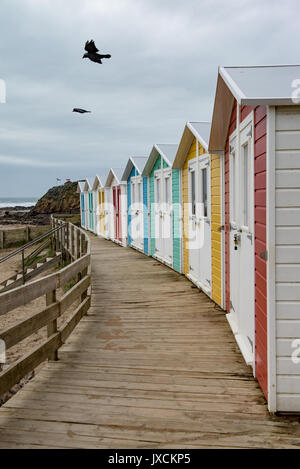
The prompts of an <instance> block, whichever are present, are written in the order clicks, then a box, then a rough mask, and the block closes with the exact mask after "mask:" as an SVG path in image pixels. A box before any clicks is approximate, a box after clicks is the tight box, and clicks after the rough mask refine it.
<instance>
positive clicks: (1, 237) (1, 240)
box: [0, 231, 4, 249]
mask: <svg viewBox="0 0 300 469" xmlns="http://www.w3.org/2000/svg"><path fill="white" fill-rule="evenodd" d="M0 249H4V231H0Z"/></svg>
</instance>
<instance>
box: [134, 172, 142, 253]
mask: <svg viewBox="0 0 300 469" xmlns="http://www.w3.org/2000/svg"><path fill="white" fill-rule="evenodd" d="M136 188H137V202H138V206H137V210H138V214H137V218H138V220H137V222H138V223H137V226H138V240H137V242H138V247H139V249H143V248H144V210H143V181H142V178H141V177H138V178H137V182H136Z"/></svg>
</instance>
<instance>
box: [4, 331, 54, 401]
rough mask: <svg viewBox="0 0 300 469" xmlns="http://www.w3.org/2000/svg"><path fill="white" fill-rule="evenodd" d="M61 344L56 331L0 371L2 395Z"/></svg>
mask: <svg viewBox="0 0 300 469" xmlns="http://www.w3.org/2000/svg"><path fill="white" fill-rule="evenodd" d="M60 346H61V339H60V334H59V333H56V334H55V335H53V336H52V337H50V338H49V339H47V340H46V341H45V342H43V343H42V344H41V345H38V346H37V347H36V348H35V349H34V350H33V351H31V352H29V353H28V354H26V355H25V356H24V357H22V358H20V359H19V360H18V361H16V362H15V363H13V364H12V365H10V366H9V367H8V368H7V369H6V370H5V371H2V372H1V373H0V396H2V395H3V394H4V393H6V392H7V391H9V390H10V389H11V388H12V387H13V386H14V385H15V384H16V383H18V382H19V381H20V380H21V379H22V378H24V377H25V376H26V375H28V373H30V372H31V371H33V370H34V369H35V368H36V367H37V366H38V365H40V364H41V363H43V362H44V361H45V360H46V359H47V358H48V357H49V355H50V354H51V353H52V352H53V351H55V350H57V349H58V348H59V347H60Z"/></svg>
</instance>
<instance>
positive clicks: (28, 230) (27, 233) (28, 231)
mask: <svg viewBox="0 0 300 469" xmlns="http://www.w3.org/2000/svg"><path fill="white" fill-rule="evenodd" d="M29 241H30V228H29V226H26V243H29Z"/></svg>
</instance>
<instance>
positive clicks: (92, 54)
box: [82, 41, 111, 64]
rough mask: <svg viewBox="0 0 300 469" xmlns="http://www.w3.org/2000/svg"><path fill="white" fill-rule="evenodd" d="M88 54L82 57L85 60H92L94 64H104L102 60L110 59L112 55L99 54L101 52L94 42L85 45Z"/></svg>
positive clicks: (87, 42)
mask: <svg viewBox="0 0 300 469" xmlns="http://www.w3.org/2000/svg"><path fill="white" fill-rule="evenodd" d="M84 49H85V50H86V52H87V53H86V54H84V56H83V57H82V58H83V59H90V60H91V61H92V62H96V63H98V64H102V60H101V59H110V58H111V55H110V54H104V55H103V54H97V52H99V49H97V47H96V46H95V43H94V41H86V43H85V48H84Z"/></svg>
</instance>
